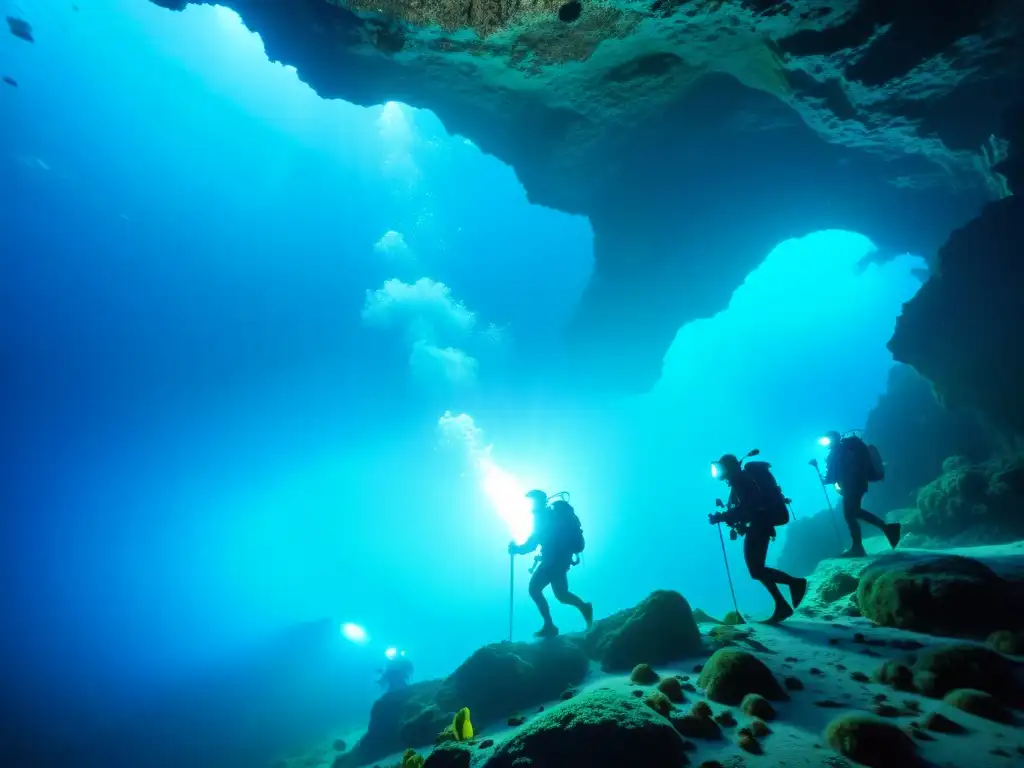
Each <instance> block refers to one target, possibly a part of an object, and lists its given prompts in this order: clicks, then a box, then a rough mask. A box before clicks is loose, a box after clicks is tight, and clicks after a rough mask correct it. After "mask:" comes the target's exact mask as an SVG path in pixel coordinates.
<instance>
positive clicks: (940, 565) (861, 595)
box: [857, 555, 1014, 637]
mask: <svg viewBox="0 0 1024 768" xmlns="http://www.w3.org/2000/svg"><path fill="white" fill-rule="evenodd" d="M857 604H858V606H859V607H860V610H861V613H862V614H863V615H864V617H865V618H868V619H870V620H871V621H873V622H875V623H876V624H881V625H883V626H886V627H895V628H897V629H907V630H911V631H914V632H924V633H927V634H933V635H950V636H954V637H970V636H980V637H984V636H986V635H987V634H989V633H990V632H992V631H993V630H996V629H1000V628H1002V627H1003V626H1005V621H1006V618H1007V616H1008V615H1011V614H1012V613H1013V610H1014V608H1013V606H1014V603H1013V598H1012V593H1011V589H1010V584H1009V583H1008V582H1007V581H1006V580H1005V579H1003V578H1001V577H1000V576H998V575H997V574H996V573H995V572H994V571H992V569H991V568H989V567H988V566H987V565H985V564H984V563H981V562H980V561H978V560H974V559H972V558H969V557H960V556H958V555H935V556H923V557H922V556H917V555H915V556H904V555H889V556H887V557H883V558H880V559H879V560H877V561H876V562H875V563H874V564H872V565H871V566H869V567H868V568H866V569H865V570H864V572H863V573H862V574H861V577H860V585H859V586H858V588H857Z"/></svg>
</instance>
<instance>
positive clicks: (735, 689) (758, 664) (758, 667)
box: [697, 648, 789, 704]
mask: <svg viewBox="0 0 1024 768" xmlns="http://www.w3.org/2000/svg"><path fill="white" fill-rule="evenodd" d="M697 685H699V686H700V687H701V688H703V689H704V692H705V694H706V695H707V697H708V698H709V699H711V700H712V701H718V702H721V703H722V704H740V703H742V702H743V699H744V698H745V697H746V696H747V695H748V694H751V693H756V694H758V695H760V696H763V697H764V698H766V699H772V700H773V701H780V700H783V699H788V698H789V696H788V695H787V694H786V692H785V691H784V690H783V689H782V686H781V685H780V684H779V681H778V680H776V679H775V676H774V675H773V674H772V672H771V670H770V669H768V667H767V666H765V663H764V662H763V661H761V660H760V659H758V658H757V657H756V656H754V654H752V653H748V652H747V651H740V650H737V649H735V648H722V649H720V650H717V651H715V652H714V654H713V655H712V656H711V658H710V659H708V660H707V662H706V663H705V664H704V668H703V669H702V670H701V672H700V679H699V680H698V681H697Z"/></svg>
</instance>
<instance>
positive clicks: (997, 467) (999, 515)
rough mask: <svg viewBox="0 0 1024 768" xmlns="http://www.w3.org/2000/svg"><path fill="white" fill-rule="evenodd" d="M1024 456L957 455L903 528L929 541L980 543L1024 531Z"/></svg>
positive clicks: (1014, 536)
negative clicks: (976, 459)
mask: <svg viewBox="0 0 1024 768" xmlns="http://www.w3.org/2000/svg"><path fill="white" fill-rule="evenodd" d="M1022 505H1024V456H1017V455H1013V456H1006V457H996V458H993V459H990V460H988V461H985V462H977V463H972V462H970V461H968V460H967V459H966V458H964V457H962V456H951V457H950V458H948V459H946V461H945V462H943V464H942V472H941V474H940V475H939V476H938V477H937V478H935V479H934V480H933V481H932V482H930V483H928V484H927V485H925V486H924V487H923V488H921V489H920V491H918V494H917V506H916V508H915V509H912V510H909V511H908V512H907V513H905V514H904V515H902V518H901V519H902V522H903V530H904V532H905V533H906V534H907V535H908V536H911V537H914V538H911V539H909V541H910V542H913V541H914V539H915V538H918V539H921V540H923V541H924V542H932V543H934V542H943V543H946V544H957V545H974V544H988V543H1003V542H1008V541H1017V540H1018V539H1020V538H1022V537H1024V516H1022V515H1021V514H1020V510H1021V507H1022Z"/></svg>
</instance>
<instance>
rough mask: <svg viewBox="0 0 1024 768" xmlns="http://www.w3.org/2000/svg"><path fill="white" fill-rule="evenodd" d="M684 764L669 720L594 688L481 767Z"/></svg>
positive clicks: (604, 767)
mask: <svg viewBox="0 0 1024 768" xmlns="http://www.w3.org/2000/svg"><path fill="white" fill-rule="evenodd" d="M688 762H689V760H688V759H687V756H686V751H685V747H684V743H683V739H682V738H681V737H680V736H679V734H678V733H677V732H676V730H675V729H674V728H673V727H672V725H671V723H669V721H668V720H666V719H665V718H664V717H662V716H661V715H659V714H657V713H656V712H655V711H654V710H653V709H651V708H650V707H648V706H647V705H645V704H644V703H643V702H641V701H639V700H638V699H634V698H631V697H628V696H622V695H620V694H617V693H613V692H612V691H610V690H603V689H598V690H595V691H592V692H590V693H586V694H584V695H582V696H579V697H577V698H575V699H573V700H572V701H568V702H565V703H562V704H559V705H558V706H557V707H555V708H554V709H552V710H550V711H548V712H545V713H544V714H542V715H540V716H539V717H537V718H535V719H534V720H533V721H532V722H530V723H529V724H528V725H526V726H525V727H524V728H523V729H522V730H520V731H519V732H518V733H517V734H516V735H515V736H513V737H512V738H511V739H510V740H508V741H507V742H505V743H504V744H503V745H502V746H501V747H500V748H499V749H498V750H497V751H496V752H495V753H494V755H493V757H491V759H490V760H488V761H487V762H486V763H485V766H486V768H512V766H520V765H533V766H537V767H538V768H542V767H543V766H559V765H586V766H592V767H593V768H618V766H623V765H652V766H653V765H657V766H665V768H674V766H684V765H686V764H687V763H688Z"/></svg>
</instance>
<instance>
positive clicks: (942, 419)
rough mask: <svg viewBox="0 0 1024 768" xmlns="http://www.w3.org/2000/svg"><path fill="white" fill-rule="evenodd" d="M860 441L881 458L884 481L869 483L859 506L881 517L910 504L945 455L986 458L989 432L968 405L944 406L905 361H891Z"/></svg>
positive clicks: (939, 467) (935, 473) (937, 471)
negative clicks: (884, 381)
mask: <svg viewBox="0 0 1024 768" xmlns="http://www.w3.org/2000/svg"><path fill="white" fill-rule="evenodd" d="M864 439H865V440H866V441H867V442H868V443H871V444H873V445H875V446H876V447H877V448H878V450H879V452H880V453H881V454H882V459H883V460H884V461H885V481H884V482H881V483H875V484H874V485H872V486H871V490H870V491H869V492H868V495H867V498H866V499H865V501H864V505H865V507H867V508H868V509H870V510H871V511H872V512H874V513H875V514H876V515H881V516H885V514H886V513H887V512H890V511H892V510H894V509H906V508H908V507H912V506H914V503H915V500H916V498H917V492H918V490H919V489H920V488H921V487H922V486H924V485H927V484H928V483H930V482H931V481H932V480H934V479H935V478H936V477H938V476H939V475H940V474H941V473H942V464H943V462H944V461H945V460H946V459H947V458H948V457H950V456H964V457H966V458H968V459H969V460H971V461H983V460H985V459H986V458H988V457H989V455H990V454H991V452H992V450H993V448H994V445H993V439H992V435H991V434H990V433H989V431H988V430H987V429H986V428H985V427H984V426H983V425H982V422H981V419H980V418H979V417H978V414H977V413H975V412H974V411H973V410H971V409H965V408H958V409H951V408H944V407H943V406H942V405H940V404H939V401H938V400H937V399H936V397H935V391H934V390H933V389H932V385H931V384H930V383H929V382H928V380H927V379H925V378H924V377H923V376H921V375H920V374H918V373H917V372H916V371H915V370H914V369H913V368H911V367H910V366H909V365H894V366H893V368H892V370H891V371H890V372H889V381H888V383H887V385H886V390H885V392H884V393H883V394H882V396H881V397H880V398H879V399H878V403H877V404H876V405H875V407H874V408H872V409H871V412H870V413H868V418H867V423H866V424H865V427H864Z"/></svg>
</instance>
